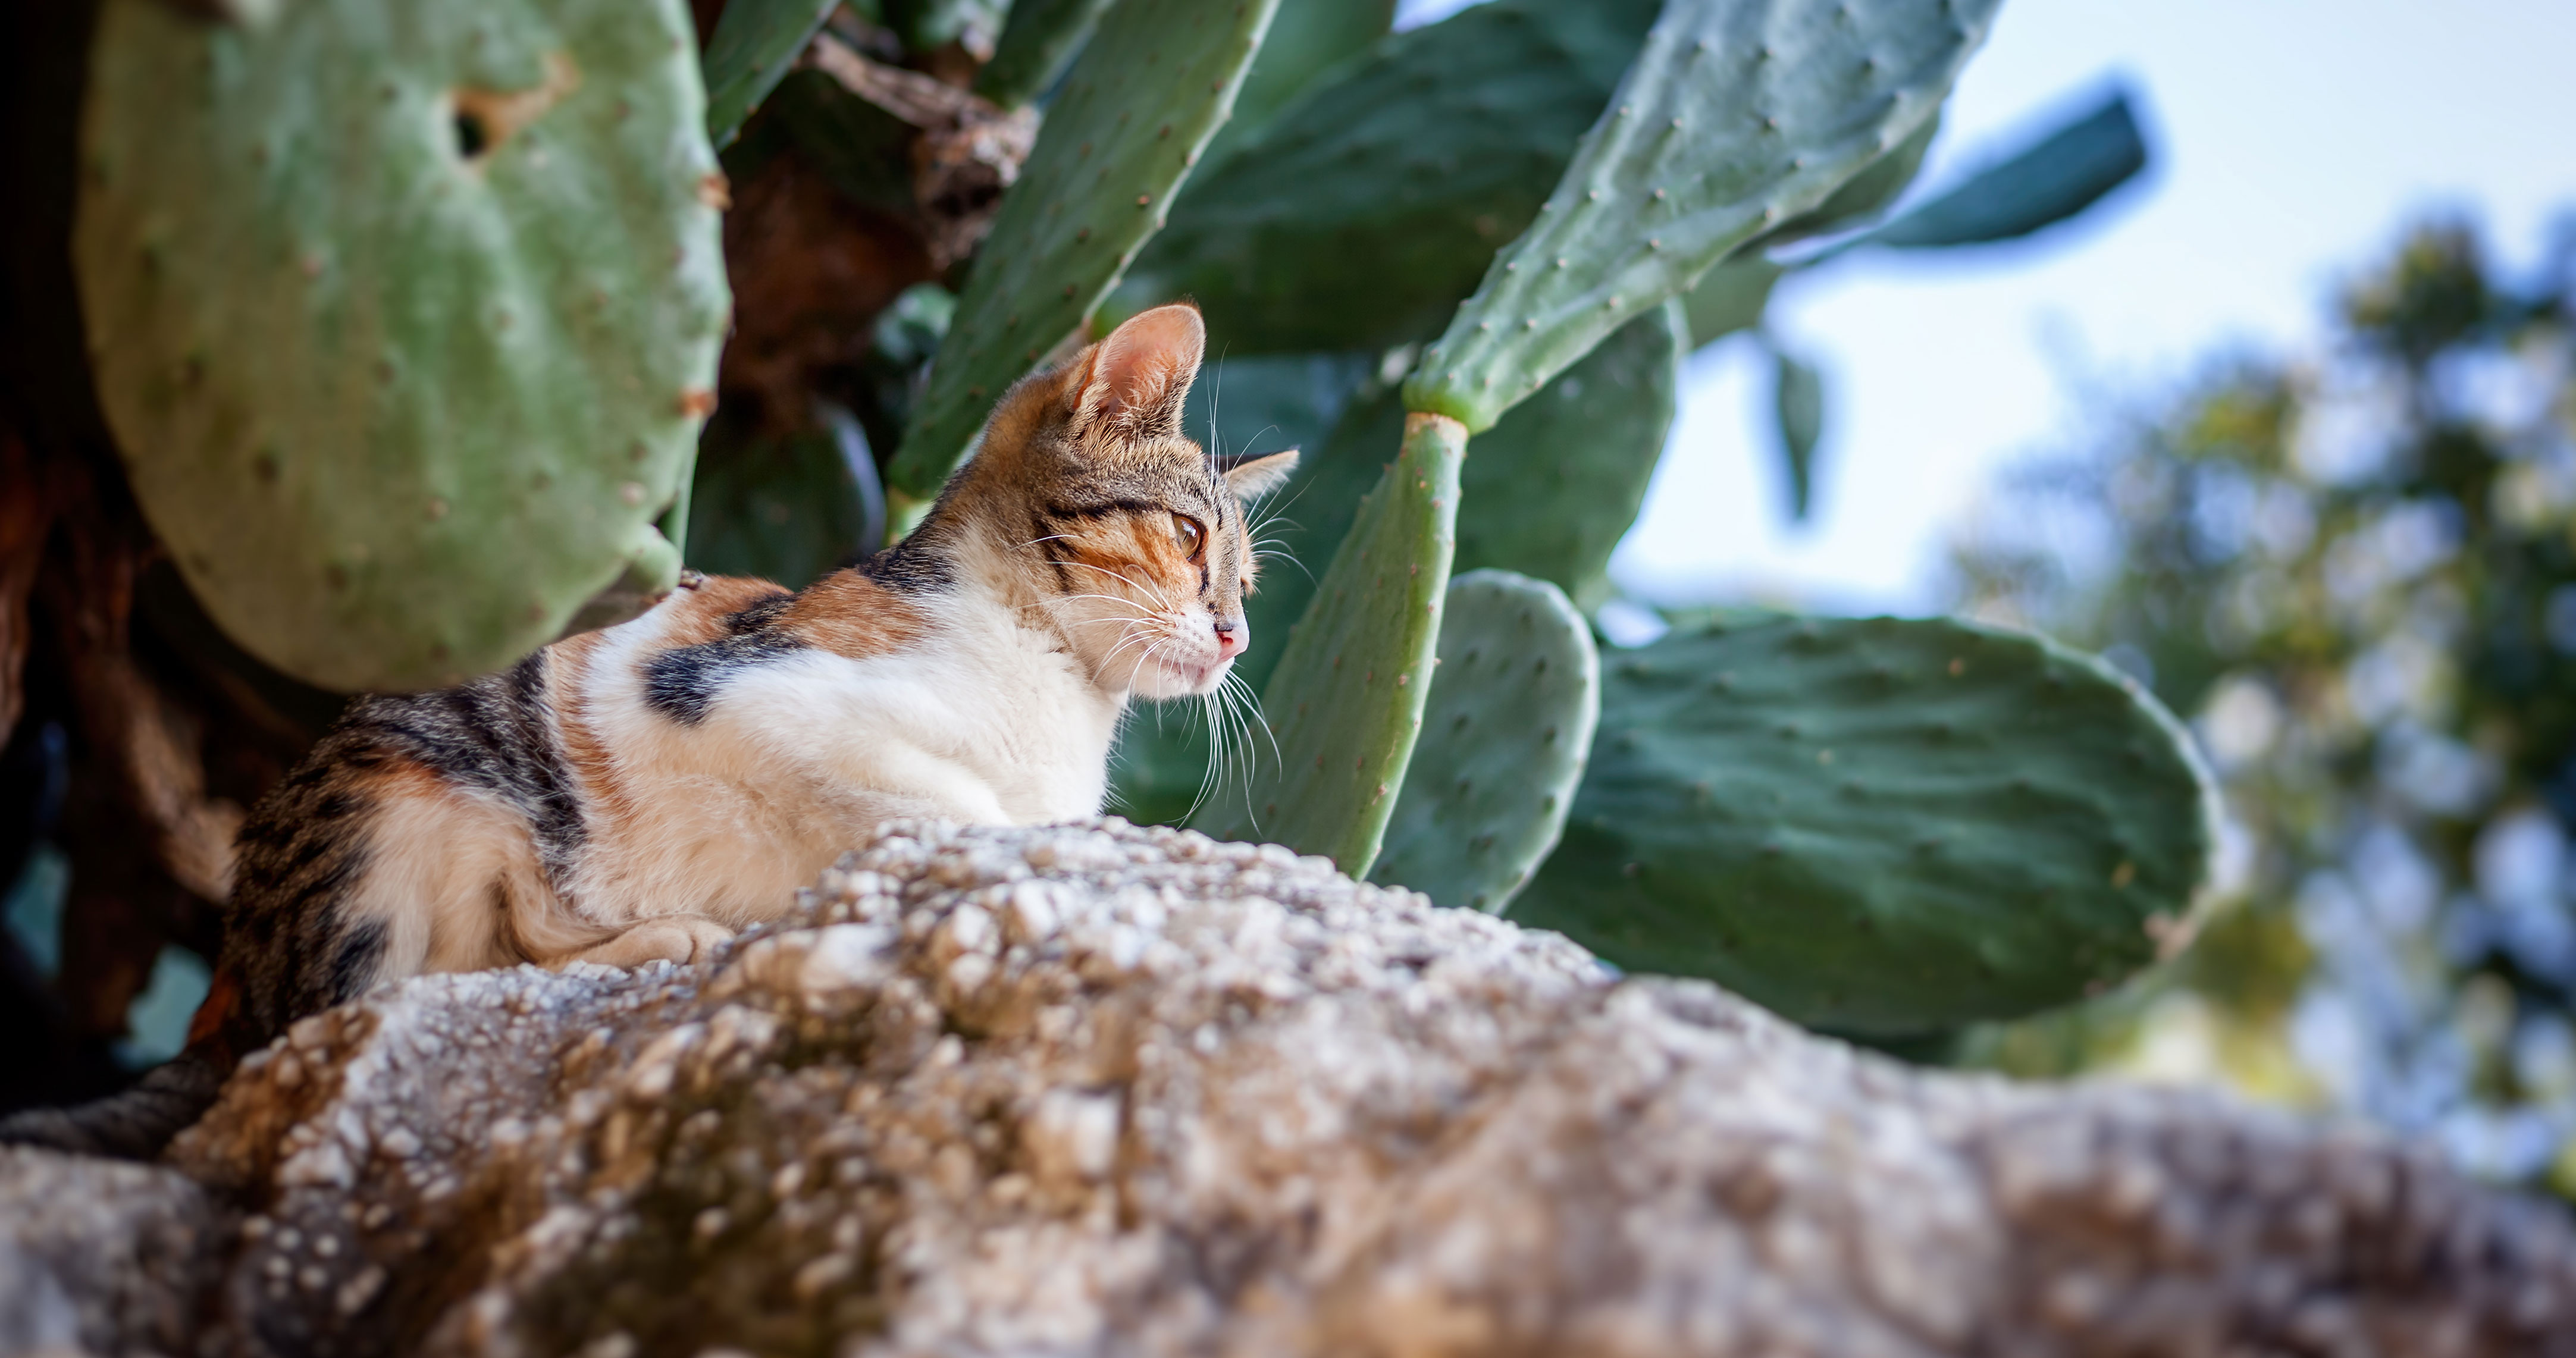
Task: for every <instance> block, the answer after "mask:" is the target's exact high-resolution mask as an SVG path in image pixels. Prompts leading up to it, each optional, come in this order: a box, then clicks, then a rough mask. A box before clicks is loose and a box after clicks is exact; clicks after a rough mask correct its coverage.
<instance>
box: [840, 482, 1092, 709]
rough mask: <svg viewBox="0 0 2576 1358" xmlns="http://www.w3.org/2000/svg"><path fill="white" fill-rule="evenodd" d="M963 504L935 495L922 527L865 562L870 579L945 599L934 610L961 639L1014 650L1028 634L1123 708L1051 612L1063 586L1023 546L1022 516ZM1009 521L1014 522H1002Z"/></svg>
mask: <svg viewBox="0 0 2576 1358" xmlns="http://www.w3.org/2000/svg"><path fill="white" fill-rule="evenodd" d="M961 498H962V497H958V496H955V495H943V496H942V497H940V500H939V502H938V504H936V505H935V506H933V508H932V510H931V513H930V515H929V516H928V517H926V518H924V519H923V520H922V523H921V526H920V527H918V528H916V529H915V530H914V531H913V532H912V534H911V535H910V536H908V537H906V538H905V539H904V540H903V541H902V542H901V543H898V544H896V545H895V546H894V547H892V548H889V549H888V550H887V551H885V552H882V553H880V554H879V555H878V556H877V557H876V558H874V559H872V560H871V561H870V562H869V563H868V566H867V571H868V574H869V575H870V576H871V577H873V578H875V579H876V580H878V581H879V583H881V584H885V585H887V586H888V587H889V588H896V589H916V590H921V591H926V592H931V593H935V594H938V595H942V596H945V603H944V606H943V607H942V608H940V609H939V610H937V611H941V612H947V613H949V615H950V616H951V617H952V619H953V620H954V622H955V623H956V625H957V626H958V627H959V628H960V629H961V630H962V631H964V632H966V633H970V634H975V635H981V636H985V637H988V638H989V637H993V636H997V635H1005V636H1011V637H1012V642H1011V644H1014V645H1025V644H1027V639H1028V638H1030V637H1032V636H1034V637H1036V638H1039V639H1042V641H1043V643H1044V644H1046V645H1047V646H1048V647H1049V648H1050V649H1052V650H1054V651H1057V652H1060V653H1061V654H1062V655H1063V656H1064V658H1065V660H1066V662H1067V663H1068V664H1069V665H1070V666H1071V667H1072V669H1073V670H1074V671H1075V672H1076V673H1078V674H1080V675H1081V676H1082V678H1083V680H1084V682H1085V683H1086V684H1088V685H1089V687H1091V688H1092V689H1093V690H1094V691H1095V693H1096V695H1097V696H1098V698H1099V699H1100V700H1102V701H1104V702H1106V703H1108V704H1110V706H1111V708H1112V710H1113V711H1117V710H1123V709H1124V708H1125V707H1126V705H1127V702H1128V700H1129V697H1130V694H1129V690H1128V689H1127V687H1126V686H1125V685H1124V684H1119V683H1112V682H1108V681H1106V680H1104V678H1103V676H1101V675H1100V674H1098V673H1096V672H1094V671H1093V670H1092V669H1091V668H1090V667H1089V666H1087V665H1084V664H1083V663H1082V662H1081V661H1080V660H1079V659H1078V657H1079V655H1080V651H1079V649H1078V648H1076V647H1075V646H1074V645H1073V644H1072V638H1071V637H1070V636H1068V635H1066V632H1065V626H1066V624H1065V621H1064V619H1063V617H1062V615H1061V614H1060V613H1059V611H1058V610H1057V608H1056V607H1055V606H1054V605H1055V602H1056V600H1057V597H1058V591H1059V589H1060V588H1061V582H1060V581H1059V580H1058V579H1057V578H1056V576H1055V575H1054V573H1052V572H1050V571H1049V570H1048V569H1047V566H1046V562H1045V560H1044V558H1043V557H1042V555H1041V554H1039V553H1037V552H1034V551H1032V550H1031V546H1032V544H1030V543H1028V542H1026V541H1023V540H1022V539H1025V538H1026V537H1027V536H1028V531H1027V527H1026V520H1025V518H1022V517H1020V516H1014V515H1009V514H1003V513H997V512H995V511H994V509H993V508H992V507H991V506H989V505H986V504H981V503H975V502H967V503H960V500H961ZM1010 519H1016V520H1017V522H1003V520H1010ZM1013 634H1016V635H1013Z"/></svg>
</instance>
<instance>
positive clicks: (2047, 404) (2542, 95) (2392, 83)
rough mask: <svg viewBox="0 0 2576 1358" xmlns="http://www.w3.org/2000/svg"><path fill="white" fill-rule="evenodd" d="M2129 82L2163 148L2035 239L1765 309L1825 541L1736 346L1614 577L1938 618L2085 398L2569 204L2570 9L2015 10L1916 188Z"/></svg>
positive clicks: (2311, 321)
mask: <svg viewBox="0 0 2576 1358" xmlns="http://www.w3.org/2000/svg"><path fill="white" fill-rule="evenodd" d="M1457 7H1458V6H1457V4H1455V3H1452V2H1450V0H1432V2H1431V3H1408V4H1406V5H1405V7H1404V9H1405V14H1406V18H1407V19H1408V20H1416V19H1417V17H1418V16H1427V15H1428V14H1429V13H1433V12H1447V11H1448V10H1451V9H1455V8H1457ZM2115 77H2116V78H2122V79H2126V80H2127V81H2128V82H2129V84H2130V86H2131V88H2132V90H2133V91H2134V92H2135V93H2136V94H2137V95H2138V97H2139V102H2140V104H2141V106H2142V107H2141V111H2142V113H2143V114H2144V118H2145V122H2146V126H2147V133H2148V136H2149V139H2150V143H2151V146H2152V149H2153V151H2154V154H2155V159H2156V164H2155V166H2154V168H2152V169H2151V170H2150V171H2149V172H2148V175H2147V176H2146V178H2145V181H2144V182H2143V183H2133V184H2132V185H2130V186H2128V187H2127V188H2125V189H2123V190H2122V191H2121V192H2120V194H2118V195H2116V196H2115V197H2114V198H2112V199H2111V200H2109V201H2107V202H2105V203H2103V204H2102V205H2100V206H2098V207H2097V208H2096V209H2095V210H2094V213H2093V214H2092V215H2091V216H2089V217H2088V218H2086V219H2085V220H2084V221H2083V222H2081V223H2080V224H2077V225H2074V226H2071V227H2068V228H2063V229H2061V230H2059V231H2058V232H2056V233H2054V234H2049V235H2043V236H2042V237H2040V238H2038V239H2037V240H2035V241H2033V242H2031V243H2028V244H2026V245H2022V246H2007V247H1997V248H1992V249H1988V250H1985V251H1975V252H1958V251H1953V252H1947V253H1944V254H1941V255H1937V256H1935V255H1929V254H1922V255H1917V256H1915V257H1914V258H1912V259H1898V258H1892V257H1885V256H1880V257H1864V256H1860V255H1855V256H1854V257H1852V258H1849V259H1847V260H1845V261H1843V262H1842V263H1840V264H1839V265H1837V266H1836V267H1834V268H1833V269H1832V270H1831V271H1830V272H1828V271H1824V270H1819V271H1818V273H1817V275H1816V276H1813V277H1809V278H1804V279H1794V280H1792V282H1791V283H1789V284H1787V285H1784V287H1783V290H1782V292H1781V293H1780V294H1779V296H1777V297H1776V298H1775V299H1774V302H1773V305H1772V312H1771V318H1772V323H1773V325H1774V326H1775V327H1776V328H1777V329H1778V330H1779V331H1780V332H1781V333H1782V335H1783V336H1784V337H1785V338H1786V339H1788V340H1789V341H1790V342H1791V343H1792V344H1793V345H1794V346H1795V347H1797V348H1798V349H1800V350H1802V351H1804V352H1806V353H1807V354H1809V355H1811V356H1813V357H1816V358H1819V359H1821V360H1822V361H1823V363H1824V366H1825V368H1826V376H1827V381H1828V383H1829V386H1828V395H1827V401H1828V408H1827V421H1828V424H1827V433H1826V436H1825V443H1824V447H1823V450H1822V452H1821V454H1820V466H1819V473H1818V475H1819V482H1818V495H1819V505H1818V518H1817V519H1816V521H1815V522H1813V523H1812V524H1811V525H1810V526H1809V527H1807V528H1805V529H1796V528H1791V527H1789V526H1787V525H1786V524H1785V523H1784V515H1783V512H1782V510H1781V507H1780V506H1781V505H1782V503H1783V495H1782V491H1781V488H1780V484H1779V474H1778V469H1777V462H1778V456H1777V454H1776V453H1775V452H1774V451H1773V450H1772V448H1771V444H1770V435H1769V432H1768V431H1769V416H1768V414H1767V409H1768V405H1769V399H1770V393H1769V383H1768V377H1767V372H1765V371H1764V370H1763V369H1761V368H1760V367H1759V366H1758V365H1757V364H1756V362H1755V361H1754V358H1753V356H1752V355H1751V354H1750V353H1749V352H1747V346H1745V345H1743V344H1742V343H1740V342H1738V343H1730V344H1721V345H1719V346H1717V347H1716V348H1715V349H1714V350H1712V351H1711V352H1708V353H1704V354H1701V355H1699V356H1697V357H1696V358H1694V359H1693V360H1692V363H1691V367H1690V369H1689V385H1688V393H1687V396H1686V398H1685V402H1684V406H1683V412H1682V417H1681V419H1680V421H1679V422H1678V424H1677V425H1676V427H1675V429H1674V433H1673V441H1672V445H1671V447H1670V449H1669V450H1668V451H1667V452H1666V454H1665V458H1664V462H1663V466H1662V468H1661V469H1660V471H1659V472H1658V474H1657V479H1656V482H1655V486H1654V490H1653V492H1652V494H1651V495H1650V497H1649V498H1648V500H1647V504H1646V512H1645V515H1644V517H1643V518H1642V519H1641V520H1640V522H1639V523H1638V525H1637V527H1636V529H1635V530H1634V531H1633V532H1632V533H1631V534H1630V535H1629V537H1628V540H1627V542H1626V543H1625V544H1623V545H1622V547H1621V549H1620V554H1619V557H1618V559H1617V560H1616V562H1615V563H1614V567H1613V569H1614V572H1615V573H1616V574H1617V576H1618V578H1619V579H1620V580H1621V581H1622V583H1623V584H1625V585H1626V586H1627V587H1628V588H1630V589H1631V590H1633V591H1635V592H1637V593H1639V594H1641V595H1644V596H1647V597H1651V598H1658V599H1674V600H1681V599H1691V598H1709V597H1744V596H1748V595H1751V596H1759V597H1769V598H1776V599H1781V600H1783V601H1798V602H1803V603H1806V604H1809V605H1813V606H1818V607H1828V608H1834V609H1851V610H1881V609H1887V610H1897V611H1919V610H1925V609H1929V608H1932V607H1934V606H1936V605H1937V603H1938V600H1937V599H1936V598H1935V597H1934V596H1933V592H1932V588H1933V579H1932V573H1933V568H1934V566H1935V564H1936V563H1937V561H1938V559H1939V557H1940V553H1941V548H1942V544H1943V543H1944V542H1945V541H1946V540H1947V536H1948V534H1949V532H1950V531H1951V529H1952V527H1953V526H1954V525H1956V524H1958V523H1960V522H1961V521H1963V520H1964V519H1965V518H1967V517H1968V516H1969V515H1971V514H1972V513H1973V511H1974V509H1975V507H1976V505H1977V502H1978V501H1979V499H1980V497H1981V496H1982V495H1983V494H1984V493H1985V492H1986V490H1987V489H1988V487H1989V486H1990V485H1991V483H1992V480H1993V477H1994V474H1995V473H1996V471H1997V470H1998V469H2000V468H2001V467H2003V466H2005V465H2007V464H2009V463H2010V462H2012V461H2013V460H2015V459H2016V458H2018V457H2025V456H2029V455H2032V454H2035V453H2045V452H2049V451H2052V450H2054V449H2059V448H2064V447H2068V446H2070V445H2071V444H2072V443H2074V442H2075V441H2076V440H2077V439H2078V438H2079V437H2080V434H2081V431H2082V430H2083V428H2084V411H2083V408H2082V398H2083V395H2084V393H2085V392H2086V391H2088V390H2097V389H2098V390H2102V391H2109V392H2114V393H2119V394H2121V395H2122V396H2123V397H2124V398H2130V397H2135V396H2139V395H2143V394H2146V393H2150V392H2153V391H2155V390H2158V389H2160V387H2161V386H2162V385H2164V384H2168V383H2171V382H2173V381H2174V380H2176V379H2177V378H2179V377H2180V376H2181V375H2182V374H2184V373H2186V372H2188V371H2189V370H2190V369H2191V368H2192V366H2193V365H2194V364H2196V363H2197V362H2199V361H2201V360H2202V359H2205V358H2206V357H2208V356H2210V355H2212V354H2214V353H2217V352H2220V351H2222V350H2223V349H2225V348H2226V347H2227V346H2229V345H2231V344H2239V345H2241V344H2256V345H2261V346H2263V347H2265V348H2277V347H2279V346H2282V345H2294V346H2295V345H2300V344H2306V343H2311V342H2313V340H2314V339H2315V337H2316V335H2317V334H2318V316H2319V314H2320V303H2321V302H2322V301H2323V300H2324V299H2325V298H2326V297H2327V296H2328V295H2330V293H2331V292H2332V290H2333V289H2334V286H2335V284H2336V283H2337V281H2338V280H2339V279H2340V278H2342V277H2343V276H2344V275H2345V273H2346V272H2347V271H2348V270H2350V269H2352V268H2354V267H2355V266H2357V265H2359V264H2360V263H2362V262H2364V261H2366V260H2368V259H2370V258H2372V257H2373V256H2374V255H2375V254H2376V253H2377V252H2378V251H2380V250H2382V249H2383V248H2384V247H2385V244H2386V242H2387V241H2388V240H2389V239H2390V237H2391V235H2392V233H2393V232H2394V231H2395V230H2396V229H2397V228H2398V227H2399V226H2400V225H2401V224H2403V223H2404V222H2406V221H2408V220H2410V219H2412V218H2414V217H2415V216H2417V215H2419V214H2422V213H2424V212H2427V211H2430V210H2433V209H2436V208H2439V207H2441V206H2444V205H2467V206H2473V207H2475V208H2477V209H2478V210H2479V211H2480V212H2481V214H2482V215H2483V216H2484V218H2485V220H2486V222H2487V223H2488V226H2489V228H2490V230H2491V232H2492V236H2491V239H2493V240H2494V241H2495V242H2496V244H2497V245H2498V247H2499V251H2500V253H2501V254H2502V256H2503V257H2504V258H2505V260H2506V261H2508V262H2509V263H2528V262H2530V261H2533V260H2535V259H2536V258H2537V257H2538V255H2539V252H2540V246H2541V242H2542V241H2543V240H2544V239H2545V236H2546V232H2547V228H2548V226H2549V223H2550V219H2551V217H2552V216H2553V214H2555V213H2557V212H2558V211H2560V210H2561V209H2564V208H2576V152H2571V150H2570V146H2571V138H2576V3H2571V2H2570V0H2439V2H2438V3H2436V2H2435V0H2336V2H2335V3H2326V2H2325V0H2308V2H2307V3H2289V2H2287V0H2162V3H2156V4H2140V3H2137V0H2005V4H2004V6H2003V11H2002V17H2001V19H2000V20H1999V21H1998V22H1997V24H1996V28H1995V33H1994V36H1993V38H1992V39H1991V40H1990V41H1989V42H1988V43H1987V45H1986V48H1985V50H1984V51H1983V52H1981V53H1979V54H1978V55H1977V56H1976V57H1975V59H1974V60H1972V61H1971V62H1970V64H1969V67H1968V71H1967V74H1966V75H1965V77H1963V78H1962V80H1961V82H1960V85H1959V89H1958V91H1957V92H1956V94H1955V95H1954V96H1953V97H1952V98H1951V100H1950V105H1949V113H1948V115H1947V118H1946V120H1945V125H1944V129H1943V132H1942V135H1941V139H1940V141H1939V142H1937V143H1936V144H1935V145H1934V147H1933V151H1932V155H1931V158H1930V161H1929V163H1928V164H1927V165H1926V167H1925V171H1924V174H1923V176H1922V178H1921V179H1920V180H1919V181H1918V186H1919V187H1920V188H1929V189H1934V190H1937V189H1938V188H1940V187H1942V186H1944V185H1945V184H1946V183H1948V182H1949V180H1950V178H1951V177H1952V176H1953V175H1954V174H1955V173H1956V172H1957V171H1958V170H1959V168H1960V165H1961V160H1962V158H1963V157H1966V158H1969V159H1973V158H1975V157H1976V156H1978V155H1979V154H1980V153H1981V151H1984V150H1988V149H1990V148H1992V147H1993V146H1994V145H1995V144H1996V139H1997V138H1998V137H2001V138H2006V139H2010V138H2012V137H2013V136H2014V134H2015V133H2016V131H2017V130H2019V129H2022V128H2025V127H2027V126H2029V125H2030V123H2031V120H2032V118H2033V117H2034V115H2037V114H2041V113H2043V112H2046V111H2050V110H2064V109H2065V108H2067V106H2068V104H2069V101H2070V99H2072V100H2078V101H2080V100H2082V99H2083V98H2085V97H2086V96H2089V95H2090V94H2091V93H2093V92H2094V91H2095V90H2097V89H2098V88H2099V87H2100V85H2101V84H2102V82H2104V81H2106V80H2109V79H2112V78H2115Z"/></svg>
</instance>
